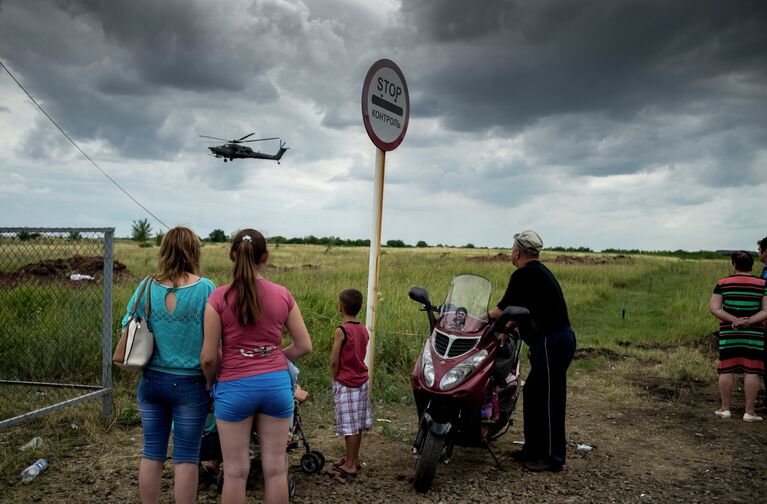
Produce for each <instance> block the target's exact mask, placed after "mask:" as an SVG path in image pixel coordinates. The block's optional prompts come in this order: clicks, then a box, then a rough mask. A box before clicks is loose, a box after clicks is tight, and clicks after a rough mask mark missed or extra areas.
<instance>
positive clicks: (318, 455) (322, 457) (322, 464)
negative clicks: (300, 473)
mask: <svg viewBox="0 0 767 504" xmlns="http://www.w3.org/2000/svg"><path fill="white" fill-rule="evenodd" d="M309 453H313V454H315V455H316V456H317V458H318V459H320V467H319V469H317V471H321V470H322V468H323V467H325V455H323V454H322V452H319V451H317V450H312V451H310V452H309Z"/></svg>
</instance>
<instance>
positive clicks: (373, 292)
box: [365, 149, 386, 379]
mask: <svg viewBox="0 0 767 504" xmlns="http://www.w3.org/2000/svg"><path fill="white" fill-rule="evenodd" d="M385 169H386V152H385V151H382V150H381V149H376V173H375V184H374V187H373V230H372V232H371V234H370V261H369V264H368V295H367V298H366V299H367V310H366V312H365V324H366V326H367V329H368V334H369V335H370V339H369V340H368V348H367V354H366V355H365V364H367V366H368V376H369V379H370V378H372V376H373V363H374V356H373V352H374V351H375V339H376V314H377V310H378V270H379V266H380V257H381V223H382V221H383V192H384V172H385Z"/></svg>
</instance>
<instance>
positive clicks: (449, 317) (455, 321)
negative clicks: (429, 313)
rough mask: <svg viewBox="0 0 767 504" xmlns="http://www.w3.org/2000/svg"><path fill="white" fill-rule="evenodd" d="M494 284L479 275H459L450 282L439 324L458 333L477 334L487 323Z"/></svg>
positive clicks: (441, 309) (440, 312)
mask: <svg viewBox="0 0 767 504" xmlns="http://www.w3.org/2000/svg"><path fill="white" fill-rule="evenodd" d="M492 291H493V284H491V283H490V280H488V279H487V278H484V277H481V276H477V275H458V276H457V277H455V278H453V280H452V281H451V282H450V288H449V289H448V291H447V296H446V297H445V302H444V303H443V304H442V307H441V308H440V311H439V321H438V324H439V326H440V327H442V328H443V329H447V330H450V331H456V332H476V331H479V330H480V329H481V328H482V327H483V326H484V325H485V324H486V323H487V319H484V318H483V317H484V316H485V314H486V313H487V303H488V302H489V301H490V294H491V293H492Z"/></svg>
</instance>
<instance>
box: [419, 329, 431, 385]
mask: <svg viewBox="0 0 767 504" xmlns="http://www.w3.org/2000/svg"><path fill="white" fill-rule="evenodd" d="M421 355H422V356H423V359H422V360H423V379H424V381H425V382H426V385H427V386H428V387H433V386H434V361H433V360H432V358H431V348H430V346H429V339H428V338H427V339H426V344H425V345H424V347H423V353H422V354H421Z"/></svg>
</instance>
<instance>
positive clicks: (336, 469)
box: [328, 466, 357, 479]
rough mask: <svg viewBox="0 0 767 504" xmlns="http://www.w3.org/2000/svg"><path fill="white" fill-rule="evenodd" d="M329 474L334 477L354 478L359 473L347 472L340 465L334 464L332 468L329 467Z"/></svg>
mask: <svg viewBox="0 0 767 504" xmlns="http://www.w3.org/2000/svg"><path fill="white" fill-rule="evenodd" d="M328 476H330V477H332V478H341V479H347V478H354V477H356V476H357V473H350V472H346V471H345V470H344V469H343V468H342V467H340V466H333V467H331V468H330V469H328Z"/></svg>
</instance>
